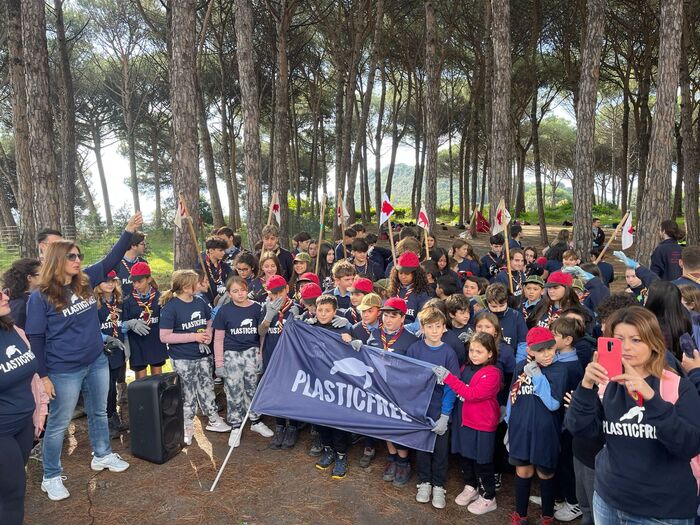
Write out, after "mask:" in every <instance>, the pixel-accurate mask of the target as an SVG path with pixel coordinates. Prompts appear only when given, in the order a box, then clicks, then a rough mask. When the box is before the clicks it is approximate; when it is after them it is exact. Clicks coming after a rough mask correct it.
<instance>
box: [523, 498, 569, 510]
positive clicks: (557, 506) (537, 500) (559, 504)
mask: <svg viewBox="0 0 700 525" xmlns="http://www.w3.org/2000/svg"><path fill="white" fill-rule="evenodd" d="M530 503H534V504H535V505H537V506H538V507H541V506H542V498H541V497H540V496H530ZM565 506H566V502H565V501H555V502H554V512H556V511H558V510H561V509H563V508H564V507H565Z"/></svg>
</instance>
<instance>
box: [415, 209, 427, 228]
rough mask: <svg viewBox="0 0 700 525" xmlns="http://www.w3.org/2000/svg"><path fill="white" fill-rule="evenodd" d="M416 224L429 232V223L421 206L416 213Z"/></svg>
mask: <svg viewBox="0 0 700 525" xmlns="http://www.w3.org/2000/svg"><path fill="white" fill-rule="evenodd" d="M416 224H417V225H418V226H420V227H421V228H423V229H424V230H430V221H429V220H428V214H427V213H426V212H425V208H424V207H423V206H421V209H420V211H419V212H418V220H417V221H416Z"/></svg>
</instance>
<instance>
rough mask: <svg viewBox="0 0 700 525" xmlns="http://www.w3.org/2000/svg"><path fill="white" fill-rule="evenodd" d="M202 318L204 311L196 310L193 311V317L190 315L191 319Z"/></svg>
mask: <svg viewBox="0 0 700 525" xmlns="http://www.w3.org/2000/svg"><path fill="white" fill-rule="evenodd" d="M201 318H202V312H200V311H196V312H192V317H190V321H194V320H195V319H201Z"/></svg>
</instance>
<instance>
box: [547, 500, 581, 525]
mask: <svg viewBox="0 0 700 525" xmlns="http://www.w3.org/2000/svg"><path fill="white" fill-rule="evenodd" d="M581 516H583V512H582V511H581V507H579V506H578V504H576V505H573V504H571V503H569V502H568V501H566V502H564V505H563V506H562V507H561V508H560V509H558V510H556V511H555V512H554V519H555V520H557V521H573V520H575V519H576V518H580V517H581Z"/></svg>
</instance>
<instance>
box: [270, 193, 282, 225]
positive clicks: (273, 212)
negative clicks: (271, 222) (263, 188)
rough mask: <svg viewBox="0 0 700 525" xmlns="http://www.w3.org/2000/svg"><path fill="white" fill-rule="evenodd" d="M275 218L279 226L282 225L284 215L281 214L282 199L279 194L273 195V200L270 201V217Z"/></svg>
mask: <svg viewBox="0 0 700 525" xmlns="http://www.w3.org/2000/svg"><path fill="white" fill-rule="evenodd" d="M272 216H274V217H275V220H276V221H277V225H278V226H280V225H281V224H282V214H281V213H280V197H279V195H278V194H277V192H276V191H275V192H273V193H272V200H270V217H272Z"/></svg>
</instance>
